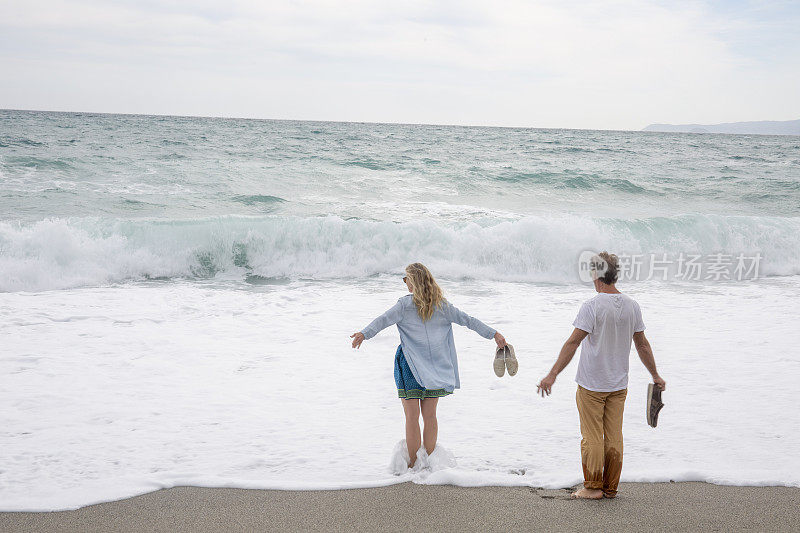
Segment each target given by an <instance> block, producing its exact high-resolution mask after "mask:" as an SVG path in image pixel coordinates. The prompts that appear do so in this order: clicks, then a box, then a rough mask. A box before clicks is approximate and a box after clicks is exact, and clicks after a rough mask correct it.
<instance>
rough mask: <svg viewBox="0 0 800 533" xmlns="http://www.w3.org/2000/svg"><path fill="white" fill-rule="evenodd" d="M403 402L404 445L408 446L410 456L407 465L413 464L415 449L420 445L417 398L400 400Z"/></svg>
mask: <svg viewBox="0 0 800 533" xmlns="http://www.w3.org/2000/svg"><path fill="white" fill-rule="evenodd" d="M400 402H401V403H402V404H403V411H404V412H405V414H406V446H408V456H409V457H410V458H411V464H409V465H408V466H409V467H412V466H414V463H415V462H416V460H417V451H419V447H420V440H421V438H420V434H419V400H402V399H401V400H400Z"/></svg>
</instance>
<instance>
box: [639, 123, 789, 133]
mask: <svg viewBox="0 0 800 533" xmlns="http://www.w3.org/2000/svg"><path fill="white" fill-rule="evenodd" d="M642 131H662V132H680V133H742V134H757V135H800V120H760V121H755V122H726V123H723V124H650V125H649V126H647V127H646V128H644V129H643V130H642Z"/></svg>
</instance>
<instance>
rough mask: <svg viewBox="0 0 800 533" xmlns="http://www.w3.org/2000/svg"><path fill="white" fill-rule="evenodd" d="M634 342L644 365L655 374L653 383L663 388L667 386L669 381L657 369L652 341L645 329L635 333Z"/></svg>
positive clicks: (651, 373)
mask: <svg viewBox="0 0 800 533" xmlns="http://www.w3.org/2000/svg"><path fill="white" fill-rule="evenodd" d="M633 343H634V344H635V345H636V352H637V353H638V354H639V359H641V360H642V364H644V367H645V368H646V369H647V370H648V372H650V375H651V376H653V383H655V384H656V385H658V386H659V387H660V388H661V390H664V389H666V388H667V382H666V381H664V380H663V379H661V376H659V375H658V370H657V369H656V358H655V357H653V348H651V347H650V341H648V340H647V337H645V336H644V331H637V332H636V333H634V334H633Z"/></svg>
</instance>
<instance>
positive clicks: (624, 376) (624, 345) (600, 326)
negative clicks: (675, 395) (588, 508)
mask: <svg viewBox="0 0 800 533" xmlns="http://www.w3.org/2000/svg"><path fill="white" fill-rule="evenodd" d="M590 269H591V274H592V279H593V280H594V288H595V290H596V291H597V292H598V294H597V295H596V296H594V297H593V298H590V299H589V300H587V301H586V302H584V304H583V305H582V306H581V309H580V311H579V312H578V316H577V318H576V319H575V321H574V322H573V323H572V325H573V326H575V329H574V330H573V331H572V335H570V337H569V339H567V342H566V343H564V346H563V347H562V348H561V353H560V354H559V356H558V360H557V361H556V363H555V365H553V369H552V370H550V373H549V374H547V376H546V377H545V378H544V379H543V380H542V381H541V382H540V383H539V385H538V387H537V390H538V392H539V393H540V394H541V395H542V396H543V397H544V395H545V394H547V395H549V394H550V391H551V389H552V387H553V383H555V381H556V376H558V374H559V373H560V372H561V371H562V370H564V368H565V367H566V366H567V365H568V364H569V362H570V361H571V360H572V357H573V356H574V355H575V350H577V349H578V345H581V357H580V362H579V363H578V375H577V376H576V378H575V381H577V383H578V392H577V395H576V400H577V403H578V414H579V417H580V423H581V436H582V437H583V439H582V440H581V459H582V462H583V479H584V481H583V488H582V489H580V490H578V491H577V492H575V493H574V494H573V497H575V498H587V499H592V500H599V499H601V498H603V497H604V496H605V497H606V498H613V497H615V496H616V495H617V485H618V484H619V476H620V474H621V473H622V413H623V410H624V407H625V396H626V395H627V392H628V390H627V387H628V359H629V358H630V352H631V339H633V342H634V343H635V344H636V351H637V352H638V353H639V358H640V359H641V360H642V363H644V366H645V367H646V368H647V370H649V371H650V374H651V375H652V376H653V383H654V384H655V386H656V387H657V388H658V389H659V390H664V389H665V387H666V382H665V381H664V380H663V379H661V376H659V375H658V371H657V370H656V362H655V359H654V358H653V350H652V349H651V348H650V343H649V342H647V338H646V337H645V336H644V322H642V312H641V309H639V304H637V303H636V302H635V301H634V300H633V299H632V298H630V297H629V296H626V295H624V294H622V293H621V292H619V291H618V290H617V288H616V286H615V284H616V282H617V277H618V273H619V260H618V258H617V256H616V255H613V254H609V253H608V252H603V253H601V254H598V255H596V256H594V257H593V258H592V261H591V263H590Z"/></svg>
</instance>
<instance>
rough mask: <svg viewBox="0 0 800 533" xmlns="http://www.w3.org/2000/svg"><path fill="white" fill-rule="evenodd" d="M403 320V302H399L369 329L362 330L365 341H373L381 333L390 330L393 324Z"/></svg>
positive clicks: (371, 324) (368, 327) (373, 322)
mask: <svg viewBox="0 0 800 533" xmlns="http://www.w3.org/2000/svg"><path fill="white" fill-rule="evenodd" d="M402 319H403V300H402V299H400V300H397V303H396V304H394V305H393V306H392V308H391V309H389V310H388V311H386V312H385V313H383V314H382V315H381V316H379V317H378V318H376V319H375V320H373V321H372V322H370V323H369V325H368V326H367V327H365V328H364V329H362V330H361V333H363V334H364V338H365V339H371V338H372V337H374V336H375V335H377V334H378V333H379V332H380V331H382V330H384V329H386V328H388V327H389V326H391V325H393V324H397V323H398V322H400V321H401V320H402Z"/></svg>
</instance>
